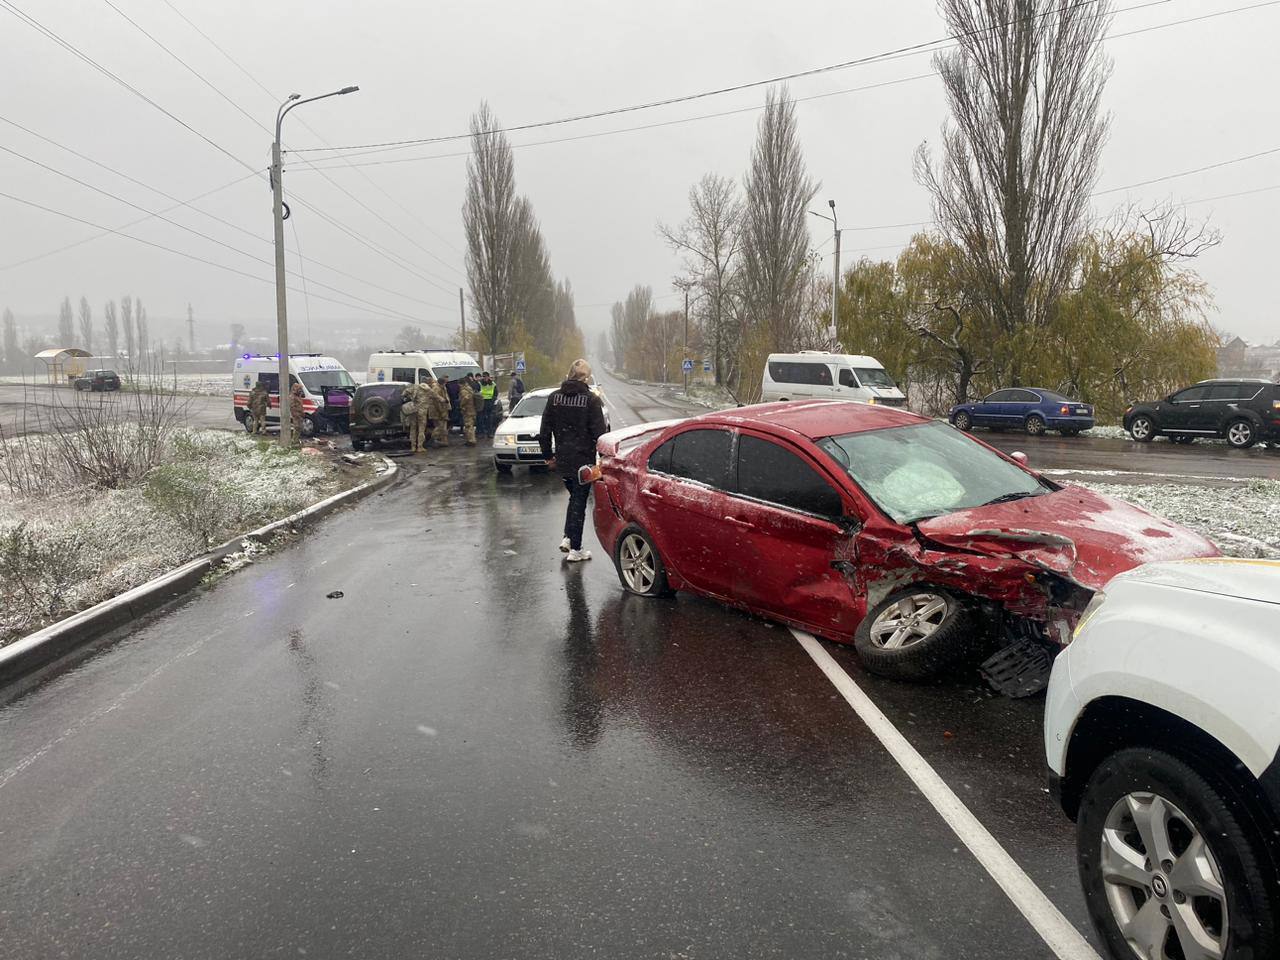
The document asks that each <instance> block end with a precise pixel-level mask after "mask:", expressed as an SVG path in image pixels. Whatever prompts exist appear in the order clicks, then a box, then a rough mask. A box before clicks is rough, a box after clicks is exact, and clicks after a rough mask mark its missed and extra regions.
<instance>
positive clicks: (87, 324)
mask: <svg viewBox="0 0 1280 960" xmlns="http://www.w3.org/2000/svg"><path fill="white" fill-rule="evenodd" d="M80 340H81V343H82V345H83V346H84V348H85V349H86V350H88V351H89V352H90V353H93V311H92V310H91V309H89V301H88V300H87V299H86V298H85V297H81V298H80Z"/></svg>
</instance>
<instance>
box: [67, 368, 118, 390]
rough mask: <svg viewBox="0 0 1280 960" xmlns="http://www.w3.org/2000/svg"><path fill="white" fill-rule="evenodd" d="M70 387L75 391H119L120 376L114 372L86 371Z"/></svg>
mask: <svg viewBox="0 0 1280 960" xmlns="http://www.w3.org/2000/svg"><path fill="white" fill-rule="evenodd" d="M71 385H72V386H73V387H75V388H76V389H77V390H119V389H120V375H119V374H117V373H116V372H115V371H114V370H86V371H85V372H84V373H82V374H80V376H78V377H75V378H74V379H73V380H72V381H71Z"/></svg>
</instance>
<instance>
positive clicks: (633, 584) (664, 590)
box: [613, 526, 675, 597]
mask: <svg viewBox="0 0 1280 960" xmlns="http://www.w3.org/2000/svg"><path fill="white" fill-rule="evenodd" d="M613 560H614V564H615V565H616V566H617V568H618V579H619V580H621V581H622V585H623V587H625V588H626V589H627V591H628V592H629V593H634V594H636V595H637V596H641V597H669V596H671V594H673V593H675V591H674V590H672V589H671V585H670V584H669V583H668V582H667V568H666V567H665V566H664V565H663V563H662V557H661V556H659V555H658V548H657V547H655V546H654V545H653V541H652V540H650V539H649V536H648V534H646V533H645V532H644V531H643V530H641V529H640V528H639V527H636V526H630V527H626V528H625V529H624V530H623V531H622V534H621V535H620V536H619V537H618V545H617V546H616V547H615V548H614V551H613Z"/></svg>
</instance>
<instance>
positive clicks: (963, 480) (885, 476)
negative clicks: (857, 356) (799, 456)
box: [818, 421, 1055, 523]
mask: <svg viewBox="0 0 1280 960" xmlns="http://www.w3.org/2000/svg"><path fill="white" fill-rule="evenodd" d="M818 446H820V447H821V448H822V449H823V450H825V451H826V452H827V453H828V454H830V456H831V457H833V458H834V459H835V460H836V462H837V463H839V464H840V466H841V467H842V468H843V469H844V470H845V471H846V472H847V473H848V474H849V476H851V477H853V479H854V481H856V482H857V484H858V486H860V487H862V489H863V490H865V491H866V492H867V495H868V496H870V497H871V499H872V500H874V501H875V502H876V505H877V506H879V507H880V509H881V510H883V511H884V512H885V513H887V514H888V515H889V516H890V517H892V518H893V519H894V520H896V521H897V522H898V523H911V522H913V521H916V520H924V519H926V518H928V517H938V516H942V515H943V514H947V513H954V512H955V511H957V510H967V509H969V508H970V507H981V506H986V505H988V504H992V503H1003V502H1006V501H1009V500H1017V499H1021V498H1022V497H1034V496H1039V495H1040V494H1042V493H1048V492H1049V491H1050V490H1053V489H1055V488H1054V487H1051V486H1050V485H1049V484H1047V483H1045V482H1044V481H1042V480H1039V479H1037V478H1036V477H1034V476H1032V475H1031V474H1029V473H1027V472H1026V471H1025V470H1022V469H1020V468H1019V467H1017V466H1015V465H1014V464H1012V463H1010V462H1009V461H1007V460H1005V459H1003V458H1002V457H998V456H996V454H994V453H992V452H991V451H990V450H988V449H987V448H986V447H984V446H983V445H982V444H980V443H978V442H977V441H976V440H973V439H971V438H970V437H968V436H966V435H965V434H963V433H960V432H959V431H958V430H955V429H954V428H952V427H951V426H949V425H948V424H945V423H938V422H937V421H934V422H931V423H919V424H912V425H911V426H906V427H891V428H889V429H886V430H869V431H866V432H864V433H849V434H845V435H844V436H839V437H826V438H825V439H823V440H820V441H818Z"/></svg>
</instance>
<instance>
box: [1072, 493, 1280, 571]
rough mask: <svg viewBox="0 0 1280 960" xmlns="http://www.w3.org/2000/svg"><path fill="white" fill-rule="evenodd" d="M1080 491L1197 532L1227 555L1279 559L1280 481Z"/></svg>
mask: <svg viewBox="0 0 1280 960" xmlns="http://www.w3.org/2000/svg"><path fill="white" fill-rule="evenodd" d="M1080 486H1083V487H1088V488H1089V489H1090V490H1096V491H1097V492H1098V493H1103V494H1106V495H1107V496H1111V497H1117V498H1118V499H1121V500H1127V501H1129V502H1130V503H1134V504H1137V505H1138V506H1140V507H1142V508H1143V509H1145V510H1150V511H1151V512H1152V513H1156V514H1159V515H1160V516H1162V517H1167V518H1168V519H1170V520H1172V521H1174V523H1180V524H1182V525H1183V526H1184V527H1187V528H1189V529H1191V530H1195V531H1196V532H1197V533H1199V534H1201V535H1202V536H1205V537H1208V538H1209V539H1210V540H1212V541H1213V542H1214V543H1216V544H1217V545H1218V547H1219V548H1220V549H1221V550H1222V552H1223V553H1225V554H1227V555H1228V556H1233V557H1265V558H1270V559H1280V480H1251V481H1249V482H1247V483H1243V484H1239V485H1235V486H1230V487H1206V486H1196V485H1192V484H1181V483H1161V484H1128V483H1125V484H1118V483H1094V482H1091V481H1090V482H1084V483H1081V484H1080Z"/></svg>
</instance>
